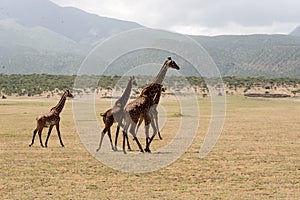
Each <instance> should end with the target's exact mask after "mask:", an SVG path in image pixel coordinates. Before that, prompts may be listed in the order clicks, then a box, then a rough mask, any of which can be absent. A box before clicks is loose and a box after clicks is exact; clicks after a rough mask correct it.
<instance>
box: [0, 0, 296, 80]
mask: <svg viewBox="0 0 300 200" xmlns="http://www.w3.org/2000/svg"><path fill="white" fill-rule="evenodd" d="M139 27H142V26H141V25H139V24H137V23H134V22H127V21H122V20H117V19H112V18H106V17H100V16H97V15H94V14H89V13H87V12H84V11H82V10H79V9H77V8H71V7H60V6H58V5H56V4H54V3H52V2H51V1H49V0H22V1H20V0H0V53H1V54H0V66H1V67H0V73H8V74H10V73H26V74H28V73H49V74H76V73H77V70H78V68H79V66H80V64H81V62H82V61H83V59H84V58H85V56H86V55H87V53H88V52H89V51H90V50H91V49H92V48H93V47H95V45H96V44H97V43H99V42H100V41H102V40H104V39H106V38H107V37H110V36H112V35H114V34H116V33H120V32H122V31H126V30H130V29H133V28H139ZM299 32H300V27H298V28H297V29H295V30H294V31H293V32H292V33H291V34H290V35H230V36H213V37H209V36H191V37H192V38H193V39H195V40H196V41H197V42H199V43H200V44H201V45H202V46H203V47H204V48H205V49H206V50H207V51H208V53H209V54H210V56H211V57H212V58H213V60H214V61H215V63H216V64H217V66H218V67H219V69H220V72H221V74H222V75H223V76H267V77H268V76H273V77H280V76H284V77H286V76H289V77H300V37H298V36H299V35H300V34H299ZM297 35H298V36H297ZM140 59H142V58H140ZM143 62H144V61H143ZM191 73H193V72H191ZM185 74H190V73H189V72H185Z"/></svg>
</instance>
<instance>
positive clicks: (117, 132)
mask: <svg viewBox="0 0 300 200" xmlns="http://www.w3.org/2000/svg"><path fill="white" fill-rule="evenodd" d="M119 131H120V126H117V130H116V138H115V151H117V150H118V147H117V144H118V137H119Z"/></svg>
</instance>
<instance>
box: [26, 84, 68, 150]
mask: <svg viewBox="0 0 300 200" xmlns="http://www.w3.org/2000/svg"><path fill="white" fill-rule="evenodd" d="M67 97H71V98H72V97H73V95H72V94H71V93H70V91H69V90H66V91H65V92H64V94H63V95H62V97H61V99H60V100H59V102H58V103H57V105H56V106H54V107H53V108H51V109H50V112H49V113H46V114H43V115H39V116H37V117H36V121H37V127H36V128H35V129H34V131H33V137H32V141H31V144H29V146H30V147H31V146H32V145H33V143H34V138H35V135H36V133H37V132H38V134H39V139H40V143H41V146H42V147H44V145H43V142H42V131H43V128H44V127H47V126H48V125H50V127H49V131H48V135H47V138H46V142H45V147H47V144H48V139H49V137H50V133H51V131H52V128H53V126H56V131H57V134H58V137H59V141H60V144H61V146H62V147H64V144H63V142H62V139H61V136H60V130H59V122H60V117H59V114H60V113H61V111H62V109H63V108H64V105H65V102H66V99H67Z"/></svg>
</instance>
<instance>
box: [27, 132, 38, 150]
mask: <svg viewBox="0 0 300 200" xmlns="http://www.w3.org/2000/svg"><path fill="white" fill-rule="evenodd" d="M37 131H38V129H37V128H36V129H34V131H33V136H32V140H31V144H29V147H31V146H32V145H33V143H34V138H35V135H36V133H37Z"/></svg>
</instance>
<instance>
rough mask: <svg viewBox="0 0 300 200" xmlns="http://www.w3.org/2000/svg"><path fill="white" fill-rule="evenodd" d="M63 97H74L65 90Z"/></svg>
mask: <svg viewBox="0 0 300 200" xmlns="http://www.w3.org/2000/svg"><path fill="white" fill-rule="evenodd" d="M65 95H66V97H70V98H73V97H74V96H73V95H72V93H71V92H70V91H69V90H65Z"/></svg>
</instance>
